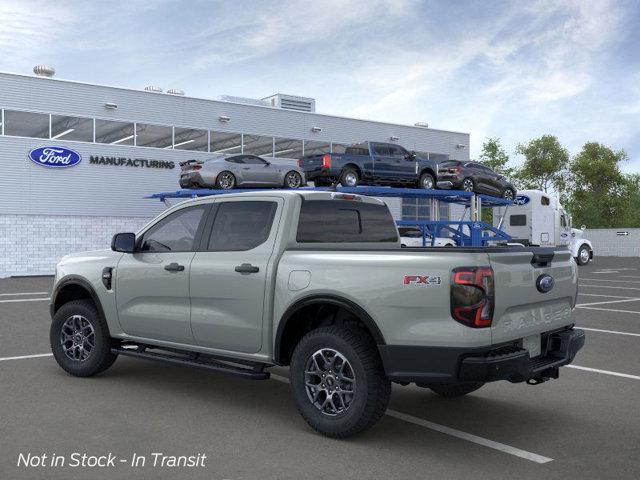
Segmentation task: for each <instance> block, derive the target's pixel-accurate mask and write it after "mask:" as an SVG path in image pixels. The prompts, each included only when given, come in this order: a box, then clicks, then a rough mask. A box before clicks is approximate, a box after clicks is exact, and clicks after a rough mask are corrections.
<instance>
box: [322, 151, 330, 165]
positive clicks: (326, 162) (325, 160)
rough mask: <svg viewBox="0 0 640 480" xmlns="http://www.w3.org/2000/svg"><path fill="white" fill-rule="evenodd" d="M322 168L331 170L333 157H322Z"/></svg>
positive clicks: (326, 154) (325, 155) (327, 155)
mask: <svg viewBox="0 0 640 480" xmlns="http://www.w3.org/2000/svg"><path fill="white" fill-rule="evenodd" d="M322 168H331V155H330V154H328V153H325V154H324V155H323V156H322Z"/></svg>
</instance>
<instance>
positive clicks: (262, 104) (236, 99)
mask: <svg viewBox="0 0 640 480" xmlns="http://www.w3.org/2000/svg"><path fill="white" fill-rule="evenodd" d="M218 100H222V101H223V102H231V103H242V104H244V105H258V106H259V107H268V106H269V105H271V104H270V103H269V102H266V101H264V100H260V99H259V98H249V97H236V96H233V95H220V96H219V97H218Z"/></svg>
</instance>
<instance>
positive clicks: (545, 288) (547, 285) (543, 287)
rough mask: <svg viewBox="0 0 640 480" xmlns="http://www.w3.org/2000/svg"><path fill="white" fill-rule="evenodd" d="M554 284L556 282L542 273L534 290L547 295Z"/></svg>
mask: <svg viewBox="0 0 640 480" xmlns="http://www.w3.org/2000/svg"><path fill="white" fill-rule="evenodd" d="M555 283H556V282H555V280H554V279H553V277H552V276H551V275H547V274H546V273H544V274H542V275H540V276H539V277H538V279H537V280H536V288H537V289H538V291H539V292H540V293H548V292H550V291H551V289H552V288H553V286H554V285H555Z"/></svg>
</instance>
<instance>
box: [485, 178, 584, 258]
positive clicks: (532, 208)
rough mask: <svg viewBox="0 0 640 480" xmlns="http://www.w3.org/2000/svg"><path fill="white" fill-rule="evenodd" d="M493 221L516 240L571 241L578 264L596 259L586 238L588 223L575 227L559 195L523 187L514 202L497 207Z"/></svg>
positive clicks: (533, 242)
mask: <svg viewBox="0 0 640 480" xmlns="http://www.w3.org/2000/svg"><path fill="white" fill-rule="evenodd" d="M495 213H496V214H494V216H493V224H494V226H496V227H499V228H501V229H502V230H503V231H505V232H506V233H507V234H509V235H510V236H511V237H512V238H513V240H512V242H515V243H522V244H524V245H536V246H549V247H553V246H562V245H567V246H568V247H569V249H570V250H571V252H572V254H573V256H574V258H575V259H576V262H577V263H578V265H586V264H587V263H589V262H590V261H591V260H592V259H593V247H592V245H591V242H590V241H589V240H586V239H584V238H583V234H584V230H585V228H586V227H585V226H584V225H583V226H582V228H581V229H577V228H572V227H571V216H570V215H569V214H568V213H567V212H566V211H565V209H564V208H563V207H562V205H560V201H559V200H558V198H557V197H554V196H552V195H549V194H547V193H545V192H543V191H541V190H521V191H519V192H518V195H517V196H516V199H515V201H514V205H512V206H509V207H506V208H504V207H496V209H495Z"/></svg>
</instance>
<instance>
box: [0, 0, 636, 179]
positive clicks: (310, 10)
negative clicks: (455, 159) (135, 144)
mask: <svg viewBox="0 0 640 480" xmlns="http://www.w3.org/2000/svg"><path fill="white" fill-rule="evenodd" d="M639 25H640V0H620V1H608V0H575V1H571V0H566V1H549V0H530V1H509V2H501V1H494V0H491V1H489V0H486V1H484V2H480V1H453V2H452V1H447V0H440V1H428V0H423V1H416V0H342V1H339V0H321V1H309V0H306V1H305V0H301V1H298V0H294V1H285V0H280V1H272V2H268V1H242V0H236V1H212V0H210V1H196V0H192V1H187V0H142V1H135V0H129V1H124V2H120V1H117V0H110V1H101V0H96V1H86V2H81V1H64V0H56V1H30V0H19V1H13V0H0V71H3V72H12V73H23V74H30V73H31V71H32V68H33V66H34V65H36V64H49V65H53V66H54V67H55V68H56V71H57V74H56V77H57V78H63V79H68V80H77V81H82V82H89V83H100V84H105V85H113V86H122V87H128V88H135V89H141V88H143V87H144V86H146V85H158V86H161V87H162V88H164V89H165V91H166V90H167V89H169V88H180V89H182V90H184V91H185V92H186V94H187V95H190V96H196V97H204V98H216V97H218V96H219V95H236V96H245V97H253V98H263V97H266V96H268V95H271V94H273V93H276V92H282V93H289V94H293V95H301V96H308V97H313V98H315V99H316V108H317V111H318V112H321V113H328V114H336V115H342V116H352V117H358V118H365V119H370V120H379V121H386V122H393V123H402V124H413V123H415V122H427V123H428V124H429V126H430V127H432V128H438V129H444V130H454V131H462V132H469V133H470V134H471V155H472V157H476V156H477V155H478V154H479V153H480V150H481V147H482V142H483V140H484V139H485V138H486V137H499V138H500V139H501V140H502V142H503V144H504V146H505V148H506V149H507V151H508V152H509V153H510V154H511V156H512V158H514V160H515V162H516V163H518V162H520V161H521V160H522V159H521V158H519V157H517V156H516V155H515V154H514V153H513V152H514V149H515V147H516V145H517V144H518V143H522V142H526V141H528V140H530V139H532V138H535V137H538V136H540V135H543V134H547V133H548V134H553V135H556V136H557V137H558V138H559V140H560V142H561V143H562V144H563V145H564V146H565V147H566V148H567V149H568V150H569V151H570V153H571V154H576V153H578V152H579V151H580V148H581V147H582V145H583V144H584V143H585V142H587V141H598V142H601V143H604V144H606V145H608V146H610V147H612V148H613V149H615V150H618V149H624V150H625V151H626V152H627V154H628V155H629V161H628V162H625V164H624V165H623V170H624V171H627V172H640V28H638V26H639Z"/></svg>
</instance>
